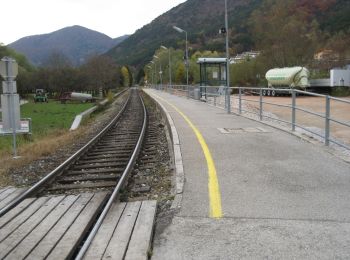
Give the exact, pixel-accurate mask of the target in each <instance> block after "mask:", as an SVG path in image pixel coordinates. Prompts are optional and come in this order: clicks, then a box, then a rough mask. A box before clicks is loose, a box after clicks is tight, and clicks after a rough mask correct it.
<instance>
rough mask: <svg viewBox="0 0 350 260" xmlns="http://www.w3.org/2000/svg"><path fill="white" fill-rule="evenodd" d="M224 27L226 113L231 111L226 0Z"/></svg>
mask: <svg viewBox="0 0 350 260" xmlns="http://www.w3.org/2000/svg"><path fill="white" fill-rule="evenodd" d="M225 28H226V92H225V94H226V95H225V96H226V106H227V113H228V114H230V113H231V96H230V92H231V91H230V51H229V46H228V39H229V28H228V15H227V0H225Z"/></svg>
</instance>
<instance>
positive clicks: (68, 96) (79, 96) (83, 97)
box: [59, 92, 96, 103]
mask: <svg viewBox="0 0 350 260" xmlns="http://www.w3.org/2000/svg"><path fill="white" fill-rule="evenodd" d="M59 100H60V101H61V103H66V102H67V101H68V100H72V101H74V100H75V101H80V102H88V101H89V102H95V101H96V98H94V97H93V96H92V95H91V94H85V93H78V92H64V93H62V94H61V96H60V97H59Z"/></svg>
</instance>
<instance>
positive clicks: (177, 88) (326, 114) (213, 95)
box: [155, 85, 350, 150]
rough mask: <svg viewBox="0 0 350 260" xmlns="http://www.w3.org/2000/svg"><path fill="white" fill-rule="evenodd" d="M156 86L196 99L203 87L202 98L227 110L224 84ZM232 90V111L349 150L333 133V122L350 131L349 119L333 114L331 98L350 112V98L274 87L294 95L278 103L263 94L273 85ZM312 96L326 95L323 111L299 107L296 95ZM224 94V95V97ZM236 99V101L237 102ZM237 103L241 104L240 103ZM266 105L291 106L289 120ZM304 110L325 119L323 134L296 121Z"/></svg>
mask: <svg viewBox="0 0 350 260" xmlns="http://www.w3.org/2000/svg"><path fill="white" fill-rule="evenodd" d="M155 88H156V89H159V90H164V91H166V92H168V93H170V94H178V95H182V96H187V97H188V98H196V96H195V91H199V89H201V95H200V99H202V100H205V101H207V102H212V103H213V105H214V106H219V107H223V108H225V109H227V106H226V104H225V103H226V102H225V99H224V97H225V91H223V86H216V87H213V86H210V87H204V86H193V85H192V86H187V85H171V86H169V85H163V86H156V87H155ZM230 89H231V91H233V92H235V93H237V94H235V95H231V98H233V103H234V105H235V106H233V107H232V106H231V110H232V112H233V113H235V111H237V113H238V114H239V115H241V114H242V113H243V112H244V113H248V114H255V115H257V116H258V118H259V120H260V121H263V120H264V118H269V119H271V120H276V121H279V122H282V123H285V124H288V125H290V126H291V131H293V132H294V131H296V128H299V129H302V130H304V131H306V132H308V133H310V134H313V135H315V136H318V137H320V138H321V139H322V140H323V141H324V143H325V145H326V146H329V145H330V143H332V144H335V145H338V146H340V147H343V148H345V149H347V150H350V146H349V145H347V144H345V143H344V142H341V141H339V140H337V139H335V138H333V137H332V136H331V127H330V126H331V123H334V124H337V125H341V126H343V127H346V129H347V130H349V131H350V121H345V120H341V119H339V118H335V117H332V116H331V110H332V106H331V101H333V102H341V103H344V104H347V105H349V112H350V100H347V99H342V98H336V97H332V96H329V95H322V94H317V93H312V92H307V91H302V90H297V89H273V90H274V91H275V92H276V93H283V94H286V95H289V96H290V97H291V105H286V104H278V103H275V102H268V101H266V100H264V94H265V93H267V92H270V91H271V90H272V89H271V88H260V87H231V88H230ZM203 90H205V94H203ZM247 92H248V93H249V94H250V95H256V96H259V99H258V100H255V99H249V98H247V97H248V95H246V93H247ZM298 95H302V96H312V97H320V98H324V106H325V109H324V111H323V112H321V113H320V112H316V111H312V110H310V109H306V108H304V107H301V106H297V96H298ZM221 97H222V98H221ZM235 101H236V102H235ZM243 102H252V103H256V104H258V109H257V110H255V111H254V110H248V109H244V108H243V105H242V104H243ZM237 103H238V104H237ZM266 105H269V106H274V107H278V108H284V109H289V110H290V112H291V116H290V120H284V119H281V118H279V117H272V116H270V115H269V114H268V113H265V112H268V111H267V110H265V109H264V107H265V106H266ZM235 107H236V108H235ZM298 111H300V112H303V113H306V114H308V115H311V116H315V117H318V118H320V119H322V120H324V126H323V133H319V132H315V131H312V130H311V129H310V128H307V127H305V126H303V125H302V124H298V123H297V120H296V118H297V117H296V114H297V112H298Z"/></svg>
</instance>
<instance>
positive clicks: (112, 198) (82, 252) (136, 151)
mask: <svg viewBox="0 0 350 260" xmlns="http://www.w3.org/2000/svg"><path fill="white" fill-rule="evenodd" d="M139 98H140V100H141V103H142V106H143V114H144V118H143V125H142V130H141V133H140V136H139V139H138V141H137V144H136V147H135V149H134V151H133V153H132V156H131V158H130V160H129V163H128V165H127V166H126V169H125V170H124V172H123V174H122V177H121V178H120V180H119V182H118V184H117V186H116V187H115V188H114V190H113V193H112V195H111V196H110V198H109V200H108V202H107V204H106V206H105V207H104V209H103V211H102V213H101V215H100V217H99V218H98V220H97V222H96V224H95V225H94V227H93V229H92V230H91V232H90V233H89V236H88V237H87V239H86V240H85V242H84V244H83V246H82V247H81V249H80V250H79V253H78V255H77V256H76V258H75V259H76V260H81V259H83V257H84V255H85V253H86V252H87V250H88V249H89V246H90V244H91V243H92V241H93V239H94V237H95V236H96V234H97V231H98V229H99V228H100V227H101V225H102V222H103V220H104V219H105V217H106V215H107V213H108V211H109V210H110V208H111V207H112V204H113V202H114V201H115V199H116V198H117V197H118V195H119V192H120V189H121V188H122V187H123V186H124V184H125V181H126V179H127V177H128V175H129V173H130V172H131V170H132V168H133V166H134V163H135V161H136V159H137V157H138V154H139V152H140V149H141V145H142V142H143V139H144V136H145V133H146V127H147V111H146V107H145V104H144V102H143V100H142V98H141V97H139Z"/></svg>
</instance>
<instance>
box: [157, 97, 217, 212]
mask: <svg viewBox="0 0 350 260" xmlns="http://www.w3.org/2000/svg"><path fill="white" fill-rule="evenodd" d="M153 95H155V94H153ZM155 96H156V97H157V98H159V99H160V100H162V101H164V102H165V103H167V104H168V105H169V106H171V107H172V108H174V109H175V110H176V111H177V112H178V113H179V114H180V115H181V116H182V117H183V118H184V119H185V121H186V122H187V124H188V125H189V126H190V127H191V129H192V130H193V132H194V133H195V135H196V137H197V139H198V142H199V144H200V145H201V147H202V150H203V153H204V156H205V159H206V161H207V167H208V177H209V181H208V189H209V202H210V204H209V205H210V217H211V218H221V217H222V209H221V194H220V187H219V182H218V177H217V174H216V168H215V163H214V160H213V157H212V156H211V153H210V150H209V147H208V145H207V143H206V142H205V140H204V138H203V136H202V134H201V133H200V131H199V130H198V129H197V127H196V126H195V125H194V124H193V123H192V122H191V120H190V119H189V118H188V117H187V116H186V115H185V114H184V113H183V112H182V111H181V110H180V109H178V108H177V107H176V106H175V105H173V104H171V103H169V102H168V101H167V100H165V99H163V98H161V97H160V96H158V95H155Z"/></svg>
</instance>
